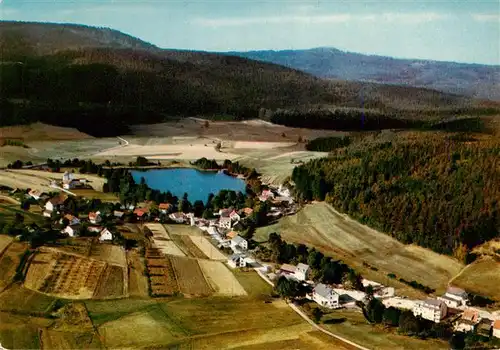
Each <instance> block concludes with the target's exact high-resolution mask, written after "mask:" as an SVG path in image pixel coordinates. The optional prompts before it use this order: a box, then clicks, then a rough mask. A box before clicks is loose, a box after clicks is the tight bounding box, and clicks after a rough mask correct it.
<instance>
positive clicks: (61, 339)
mask: <svg viewBox="0 0 500 350" xmlns="http://www.w3.org/2000/svg"><path fill="white" fill-rule="evenodd" d="M41 335H42V339H41V343H42V345H43V346H42V350H44V349H57V350H65V349H101V348H102V344H101V341H100V340H99V336H98V335H96V334H93V333H90V332H89V333H82V332H60V331H55V330H51V329H44V330H42V332H41Z"/></svg>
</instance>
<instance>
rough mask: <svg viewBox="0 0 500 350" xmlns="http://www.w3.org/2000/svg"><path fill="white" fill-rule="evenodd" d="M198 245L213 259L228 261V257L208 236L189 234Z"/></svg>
mask: <svg viewBox="0 0 500 350" xmlns="http://www.w3.org/2000/svg"><path fill="white" fill-rule="evenodd" d="M189 238H190V239H191V241H192V242H193V243H194V245H195V246H196V247H198V249H199V250H200V251H201V252H202V253H203V254H204V255H205V256H207V257H208V258H209V259H211V260H222V261H226V260H227V257H226V256H225V255H224V254H222V253H221V252H220V251H219V249H217V247H215V246H214V245H213V244H212V243H210V241H209V240H208V238H207V237H201V236H200V237H198V236H189Z"/></svg>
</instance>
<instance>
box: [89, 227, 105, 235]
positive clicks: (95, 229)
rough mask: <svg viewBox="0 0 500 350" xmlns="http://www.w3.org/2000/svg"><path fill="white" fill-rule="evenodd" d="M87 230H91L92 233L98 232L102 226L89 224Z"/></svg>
mask: <svg viewBox="0 0 500 350" xmlns="http://www.w3.org/2000/svg"><path fill="white" fill-rule="evenodd" d="M87 231H89V232H93V233H99V232H101V231H102V226H89V227H87Z"/></svg>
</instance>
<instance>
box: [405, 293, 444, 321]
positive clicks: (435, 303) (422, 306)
mask: <svg viewBox="0 0 500 350" xmlns="http://www.w3.org/2000/svg"><path fill="white" fill-rule="evenodd" d="M447 313H448V307H447V306H446V304H445V303H444V302H443V301H441V300H436V299H427V300H425V301H420V302H417V303H415V305H414V306H413V315H415V316H420V317H422V318H424V319H426V320H429V321H433V322H435V323H439V322H440V321H441V320H442V319H443V318H445V317H446V314H447Z"/></svg>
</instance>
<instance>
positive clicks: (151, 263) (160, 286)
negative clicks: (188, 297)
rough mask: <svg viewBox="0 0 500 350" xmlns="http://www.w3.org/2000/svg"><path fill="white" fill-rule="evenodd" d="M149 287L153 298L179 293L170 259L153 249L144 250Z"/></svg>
mask: <svg viewBox="0 0 500 350" xmlns="http://www.w3.org/2000/svg"><path fill="white" fill-rule="evenodd" d="M146 262H147V269H148V275H149V285H150V287H151V293H152V295H153V296H164V295H175V294H177V293H179V285H178V282H177V276H176V275H175V272H174V268H173V266H172V263H171V261H170V259H168V258H165V257H164V256H163V255H162V254H160V252H158V251H157V250H155V249H151V248H149V249H147V250H146Z"/></svg>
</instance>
